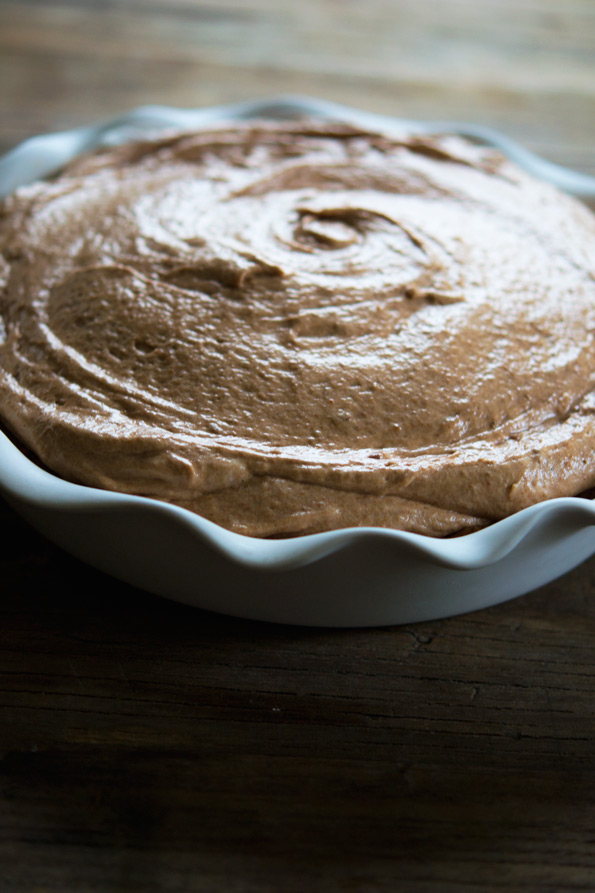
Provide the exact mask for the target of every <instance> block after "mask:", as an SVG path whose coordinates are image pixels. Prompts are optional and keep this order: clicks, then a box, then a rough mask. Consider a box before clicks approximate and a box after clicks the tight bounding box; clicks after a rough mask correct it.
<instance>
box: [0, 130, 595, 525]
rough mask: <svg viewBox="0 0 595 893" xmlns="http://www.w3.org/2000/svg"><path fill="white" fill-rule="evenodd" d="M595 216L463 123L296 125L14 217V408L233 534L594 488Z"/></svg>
mask: <svg viewBox="0 0 595 893" xmlns="http://www.w3.org/2000/svg"><path fill="white" fill-rule="evenodd" d="M594 269H595V218H594V217H593V216H592V215H591V214H590V212H589V211H587V209H586V208H584V207H582V206H581V205H580V204H579V203H578V202H576V201H574V200H572V199H570V198H568V197H566V196H564V195H562V194H561V193H559V192H557V191H556V190H554V189H553V188H551V187H549V186H547V185H545V184H543V183H541V182H538V181H536V180H534V179H532V178H531V177H529V176H528V175H526V174H524V173H523V172H521V171H520V170H519V169H518V168H516V167H515V166H513V165H512V164H510V163H509V162H507V161H505V160H504V159H502V158H501V157H500V156H498V155H497V154H495V153H494V152H492V151H490V150H486V149H481V148H477V147H475V146H472V145H471V144H469V143H467V142H465V141H463V140H461V139H459V138H456V137H453V136H436V137H431V138H430V137H427V136H418V135H416V134H414V133H402V134H400V135H393V136H388V135H386V134H379V133H370V132H366V131H363V130H360V129H357V128H354V127H351V126H348V125H342V124H336V123H328V122H326V123H325V122H317V121H300V122H297V123H296V122H290V123H275V122H259V123H250V124H243V125H237V124H234V125H233V126H231V125H230V126H222V127H219V128H217V129H213V130H210V131H201V132H196V133H181V134H180V133H176V134H168V135H166V136H165V137H158V138H155V139H152V140H147V141H144V142H142V143H134V144H129V145H126V146H123V147H119V148H114V149H109V150H105V151H102V152H99V153H96V154H94V155H91V156H88V157H85V158H83V159H81V160H79V161H77V162H75V163H74V164H72V165H71V166H70V167H69V168H68V169H67V170H65V171H64V172H63V173H62V174H61V175H60V176H58V177H57V178H55V179H54V180H53V181H52V182H47V183H36V184H33V185H32V186H28V187H25V188H22V189H20V190H18V191H17V192H16V193H15V194H13V195H12V196H10V197H9V198H8V199H7V200H5V202H4V203H3V205H2V206H1V210H0V417H1V419H2V421H3V423H4V425H5V426H6V427H7V428H8V430H9V431H10V432H12V433H13V434H14V435H16V436H17V438H18V439H19V440H20V441H21V442H22V443H24V444H25V445H26V446H27V447H28V448H30V449H31V450H32V451H33V452H34V454H35V455H36V456H37V457H38V459H39V460H40V461H41V462H42V463H43V464H44V465H46V466H47V467H48V468H49V469H51V470H53V471H54V472H56V473H57V474H59V475H61V476H63V477H64V478H67V479H69V480H72V481H76V482H79V483H83V484H90V485H93V486H98V487H104V488H108V489H113V490H119V491H123V492H126V493H136V494H139V495H142V496H152V497H156V498H158V499H163V500H166V501H168V502H172V503H176V504H178V505H181V506H185V507H186V508H189V509H191V510H193V511H195V512H198V513H199V514H201V515H203V516H205V517H207V518H209V519H211V520H213V521H216V522H217V523H219V524H221V525H223V526H225V527H228V528H230V529H232V530H235V531H238V532H240V533H246V534H249V535H252V536H287V535H297V534H305V533H311V532H316V531H322V530H329V529H335V528H340V527H350V526H361V525H374V526H383V527H396V528H401V529H405V530H411V531H416V532H420V533H426V534H429V535H432V536H444V535H449V534H455V533H460V532H466V531H470V530H474V529H477V528H479V527H482V526H485V525H486V524H489V523H490V522H492V521H495V520H496V519H499V518H502V517H504V516H506V515H509V514H511V513H513V512H515V511H517V510H519V509H521V508H524V507H525V506H527V505H530V504H532V503H535V502H539V501H541V500H544V499H547V498H549V497H554V496H562V495H574V494H578V493H580V492H582V491H584V490H586V489H587V488H589V487H592V486H594V485H595V415H594V410H595V397H594V393H593V388H594V381H595V275H594Z"/></svg>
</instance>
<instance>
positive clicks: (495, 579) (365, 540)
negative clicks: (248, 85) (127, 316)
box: [0, 98, 595, 626]
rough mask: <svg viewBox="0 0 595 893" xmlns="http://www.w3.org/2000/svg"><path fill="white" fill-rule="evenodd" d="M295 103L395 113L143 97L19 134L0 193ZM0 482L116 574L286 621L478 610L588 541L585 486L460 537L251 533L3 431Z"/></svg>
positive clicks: (593, 187)
mask: <svg viewBox="0 0 595 893" xmlns="http://www.w3.org/2000/svg"><path fill="white" fill-rule="evenodd" d="M304 112H305V113H309V114H317V115H323V116H326V117H330V118H335V119H343V120H345V119H347V120H352V121H357V122H359V123H362V124H365V125H368V126H379V125H381V126H382V127H383V128H384V129H391V128H392V127H396V128H401V127H402V126H403V121H398V120H396V119H387V118H384V117H381V116H377V115H372V114H369V113H363V112H357V111H356V110H353V109H349V108H346V107H343V106H337V105H335V104H331V103H325V102H321V101H318V100H308V99H300V98H297V99H280V100H271V101H268V102H255V103H246V104H241V105H235V106H222V107H217V108H211V109H203V110H197V111H189V110H179V109H170V108H164V107H147V108H143V109H137V110H135V111H133V112H131V113H129V114H128V115H124V116H123V117H121V118H119V119H117V120H114V121H110V122H106V123H105V124H100V125H96V126H92V127H84V128H80V129H78V130H74V131H69V132H67V133H62V134H52V135H49V136H41V137H36V138H34V139H32V140H28V141H27V142H25V143H24V144H23V145H21V146H19V147H17V148H16V149H15V150H13V151H12V152H10V153H9V154H8V155H7V156H5V157H4V159H2V160H0V193H7V192H10V191H11V190H12V189H13V188H15V187H16V186H18V185H20V184H23V183H26V182H29V181H30V180H33V179H36V178H38V177H42V176H46V175H49V174H50V173H52V172H53V171H55V170H56V169H58V168H59V167H61V166H62V165H63V164H64V163H65V162H66V161H68V160H69V159H70V158H72V157H74V156H75V155H77V154H79V153H80V152H82V151H85V150H88V149H91V148H94V147H96V146H100V145H105V144H109V143H113V142H117V141H118V142H119V141H122V140H124V139H128V138H131V137H133V136H138V135H140V134H142V133H145V132H147V131H148V130H155V129H158V128H164V127H180V126H181V127H187V126H205V125H210V124H212V123H214V122H216V121H219V120H222V119H230V118H231V119H244V118H250V117H255V118H256V117H278V118H287V117H292V116H295V115H297V114H303V113H304ZM408 123H413V122H408ZM415 127H416V129H418V130H420V129H424V130H427V131H429V132H431V131H433V130H437V131H444V130H448V131H450V132H458V133H463V134H465V135H468V136H471V137H474V138H476V139H478V140H481V141H482V142H484V143H488V144H490V145H494V146H497V147H498V148H499V149H501V150H502V151H504V152H505V153H506V154H507V155H508V156H509V157H511V158H512V159H513V160H515V161H516V162H517V163H518V164H520V165H521V166H522V167H524V168H525V169H526V170H528V171H529V172H531V173H533V174H535V175H537V176H540V177H542V178H543V179H547V180H549V181H551V182H554V183H555V184H556V185H558V186H560V187H562V188H565V189H566V190H567V191H569V192H572V193H574V194H575V195H578V196H581V197H583V198H589V197H595V178H591V177H588V176H586V175H581V174H577V173H573V172H571V171H567V170H565V169H564V168H560V167H558V166H556V165H553V164H550V163H549V162H546V161H544V160H543V159H540V158H538V157H537V156H535V155H533V154H532V153H529V152H527V151H526V150H524V149H522V148H521V147H519V146H517V145H516V144H515V143H514V142H512V141H510V140H508V139H507V138H505V137H503V136H501V135H500V134H497V133H494V132H493V131H490V130H486V129H484V128H479V127H474V126H472V125H458V124H453V123H450V122H438V123H433V124H432V123H425V124H420V123H419V122H415ZM0 492H2V494H3V495H4V496H5V497H6V498H7V500H8V501H9V502H10V503H11V504H12V505H13V506H14V507H15V509H16V510H17V511H19V512H20V513H21V514H22V515H23V516H24V517H25V518H27V519H28V520H29V521H30V522H31V523H32V524H33V525H34V526H35V527H37V528H38V529H39V530H41V531H42V532H43V533H44V534H45V535H47V536H48V537H49V538H50V539H52V540H53V541H55V542H56V543H58V545H60V546H62V547H63V548H65V549H66V550H68V551H70V552H71V553H73V554H74V555H76V556H77V557H79V558H82V559H83V560H85V561H88V562H89V563H90V564H92V565H94V566H96V567H98V568H100V569H101V570H104V571H106V572H108V573H110V574H113V575H114V576H116V577H119V578H121V579H123V580H126V581H127V582H130V583H133V584H135V585H137V586H140V587H142V588H144V589H147V590H149V591H151V592H154V593H157V594H160V595H164V596H167V597H169V598H173V599H176V600H179V601H182V602H186V603H189V604H193V605H196V606H198V607H200V608H206V609H209V610H214V611H219V612H223V613H228V614H234V615H237V616H242V617H249V618H254V619H262V620H270V621H277V622H285V623H300V624H309V625H324V626H373V625H384V624H393V623H410V622H414V621H419V620H429V619H433V618H437V617H442V616H446V615H450V614H457V613H461V612H464V611H470V610H475V609H478V608H482V607H486V606H488V605H493V604H496V603H498V602H501V601H504V600H506V599H509V598H513V597H514V596H516V595H520V594H521V593H523V592H527V591H529V590H531V589H534V588H536V587H538V586H541V585H543V584H544V583H546V582H548V581H550V580H552V579H554V578H555V577H557V576H560V575H561V574H563V573H565V572H566V571H568V570H570V569H571V568H572V567H574V566H575V565H577V564H578V563H580V562H581V561H583V560H584V559H585V558H587V557H588V556H589V555H591V554H592V553H593V552H595V505H593V503H591V501H590V500H586V499H583V498H564V499H555V500H549V501H547V502H544V503H541V504H539V505H535V506H532V507H531V508H528V509H525V510H524V511H522V512H519V513H518V514H516V515H514V516H512V517H510V518H507V519H505V520H503V521H500V522H498V523H496V524H493V525H492V526H491V527H488V528H486V529H485V530H482V531H479V532H477V533H473V534H470V535H467V536H464V537H460V538H455V539H433V538H430V537H426V536H421V535H417V534H409V533H404V532H402V531H396V530H385V529H373V528H352V529H348V530H338V531H330V532H328V533H321V534H315V535H310V536H305V537H299V538H294V539H285V540H262V539H254V538H249V537H245V536H241V535H239V534H235V533H231V532H230V531H228V530H224V529H223V528H221V527H218V526H217V525H215V524H213V523H211V522H209V521H206V520H205V519H203V518H201V517H199V516H197V515H195V514H193V513H191V512H189V511H187V510H185V509H182V508H178V507H175V506H171V505H168V504H166V503H163V502H157V501H155V500H151V499H145V498H141V497H134V496H127V495H123V494H120V493H113V492H107V491H102V490H96V489H93V488H89V487H83V486H79V485H76V484H72V483H69V482H67V481H64V480H62V479H60V478H57V477H56V476H54V475H52V474H50V473H48V472H46V471H44V470H42V469H41V468H39V467H38V466H37V465H36V464H34V463H33V462H31V461H30V460H29V459H27V458H26V457H25V456H24V455H23V453H22V452H21V451H20V450H19V449H18V448H17V447H16V446H15V445H14V444H13V443H12V442H11V441H10V440H9V439H8V438H7V437H5V436H4V435H1V434H0Z"/></svg>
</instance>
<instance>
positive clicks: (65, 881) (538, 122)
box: [0, 0, 595, 893]
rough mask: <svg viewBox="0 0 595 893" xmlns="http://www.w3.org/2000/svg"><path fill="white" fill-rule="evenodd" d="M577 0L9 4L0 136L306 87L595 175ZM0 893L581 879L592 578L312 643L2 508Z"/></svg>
mask: <svg viewBox="0 0 595 893" xmlns="http://www.w3.org/2000/svg"><path fill="white" fill-rule="evenodd" d="M594 49H595V6H594V5H593V4H592V3H590V2H588V0H566V2H564V3H559V2H557V0H524V2H512V0H483V2H481V3H477V2H472V0H445V2H439V0H417V2H416V3H414V4H411V3H407V2H405V0H396V2H392V0H368V2H367V3H366V4H360V3H355V2H351V0H345V2H338V0H316V2H315V0H303V2H301V3H300V4H290V3H288V2H275V0H244V2H231V0H223V2H216V0H211V2H206V0H205V2H200V0H172V2H171V3H167V2H166V0H144V2H143V0H120V2H108V0H105V2H101V0H84V2H80V0H79V2H75V0H70V2H69V0H62V2H57V0H45V2H41V0H37V2H35V0H18V2H16V0H15V2H10V0H3V2H0V146H1V147H2V148H3V149H7V148H9V147H10V146H11V145H14V144H15V143H16V142H18V141H19V140H21V139H23V138H25V137H27V136H29V135H31V134H33V133H36V132H39V131H46V130H54V129H59V128H63V127H68V126H72V125H77V124H80V123H83V122H86V121H89V120H93V119H95V118H100V117H107V116H110V115H113V114H115V113H117V112H119V111H121V110H123V109H126V108H130V107H132V106H134V105H137V104H139V103H144V102H163V103H168V104H174V105H201V104H206V103H214V102H224V101H231V100H236V99H242V98H252V97H258V96H268V95H271V94H276V93H281V92H299V93H307V94H311V95H316V96H325V97H328V98H331V99H335V100H339V101H342V102H346V103H350V104H353V105H358V106H361V107H362V108H368V109H372V110H378V111H383V112H390V113H393V114H401V115H405V116H408V117H421V118H436V117H439V118H457V119H461V120H472V121H478V122H482V123H487V124H491V125H493V126H496V127H500V128H501V129H502V130H504V131H506V132H507V133H509V134H510V135H512V136H514V137H517V138H519V139H521V140H522V141H523V142H524V143H525V144H527V145H529V146H531V147H532V148H534V149H537V150H538V151H540V152H542V153H543V154H545V155H547V156H548V157H550V158H552V159H554V160H556V161H560V162H563V163H566V164H569V165H571V166H574V167H577V168H579V169H582V170H586V171H591V172H595V148H594V147H595V140H594V137H595V77H594V74H595V62H594V58H595V57H594V52H593V51H594ZM0 524H1V528H2V531H3V536H2V538H1V539H0V568H1V570H2V597H1V599H0V614H1V620H0V865H1V866H2V882H1V883H0V890H1V891H2V893H57V891H59V893H87V891H88V893H105V891H110V893H111V891H138V893H153V891H167V893H169V891H176V893H177V891H180V893H182V891H184V893H186V891H199V893H200V891H209V893H210V891H230V893H236V891H242V893H269V891H270V893H277V891H304V890H316V891H325V893H326V891H330V893H332V891H358V893H368V891H385V890H386V891H395V890H399V891H412V893H417V891H444V893H450V891H452V893H460V891H488V893H489V891H502V890H515V891H516V890H522V891H574V890H593V889H594V888H595V880H594V878H595V764H594V760H593V746H594V740H595V720H594V712H593V704H594V691H595V599H594V598H593V593H594V583H595V561H590V562H587V563H586V564H585V565H583V566H582V567H581V568H579V569H577V570H576V571H574V572H573V573H572V574H569V575H567V576H566V577H564V578H563V579H562V580H559V581H557V582H555V583H552V584H551V585H549V586H548V587H545V588H544V589H542V590H540V591H538V592H535V593H533V594H531V595H528V596H526V597H524V598H522V599H518V600H515V601H513V602H510V603H508V604H505V605H501V606H499V607H497V608H494V609H491V610H488V611H483V612H480V613H477V614H471V615H467V616H465V617H460V618H452V619H449V620H444V621H439V622H436V623H428V624H420V625H416V626H409V627H400V628H390V629H378V630H351V631H328V630H309V629H303V628H286V627H275V626H270V625H266V624H259V623H251V622H246V621H241V620H235V619H230V618H224V617H217V616H215V615H210V614H206V613H204V612H200V611H196V610H192V609H190V608H186V607H183V606H179V605H175V604H171V603H168V602H166V601H164V600H161V599H157V598H155V597H153V596H150V595H147V594H146V593H143V592H140V591H138V590H134V589H132V588H131V587H128V586H125V585H123V584H120V583H118V582H116V581H114V580H111V579H109V578H107V577H105V576H103V575H101V574H99V573H98V572H95V571H93V570H92V569H90V568H88V567H85V566H83V565H82V564H80V563H78V562H77V561H75V560H74V559H71V558H70V557H68V556H67V555H65V554H64V553H62V552H60V551H59V550H57V549H55V548H54V547H53V546H51V545H50V544H48V543H47V542H46V541H45V540H43V539H42V538H41V537H40V536H38V535H37V534H36V533H34V532H33V531H32V530H31V529H30V528H29V527H28V526H27V525H26V524H25V523H24V522H22V521H20V520H19V519H18V518H17V517H16V515H14V513H13V512H12V511H11V510H10V509H9V508H8V507H7V506H5V505H2V506H1V507H0Z"/></svg>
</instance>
